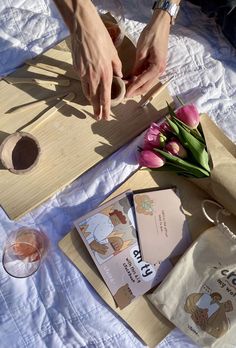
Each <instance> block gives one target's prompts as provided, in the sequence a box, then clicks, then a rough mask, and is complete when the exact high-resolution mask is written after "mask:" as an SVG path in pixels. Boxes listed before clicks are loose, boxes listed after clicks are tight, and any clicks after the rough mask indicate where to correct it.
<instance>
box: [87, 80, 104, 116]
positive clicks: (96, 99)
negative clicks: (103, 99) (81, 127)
mask: <svg viewBox="0 0 236 348" xmlns="http://www.w3.org/2000/svg"><path fill="white" fill-rule="evenodd" d="M89 87H90V102H91V104H92V106H93V113H94V116H95V117H96V119H97V120H98V121H99V120H101V103H100V84H99V85H97V86H94V85H93V84H92V82H90V85H89Z"/></svg>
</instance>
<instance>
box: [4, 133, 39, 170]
mask: <svg viewBox="0 0 236 348" xmlns="http://www.w3.org/2000/svg"><path fill="white" fill-rule="evenodd" d="M39 155H40V146H39V143H38V140H37V139H36V138H35V137H34V136H33V135H32V134H29V133H26V132H15V133H13V134H11V135H9V136H8V137H6V138H5V139H4V141H3V142H2V143H1V145H0V160H1V162H2V165H3V166H4V167H5V168H6V169H8V170H9V171H10V172H11V173H14V174H24V173H27V172H29V171H30V170H32V169H33V168H34V167H35V166H36V164H37V163H38V160H39Z"/></svg>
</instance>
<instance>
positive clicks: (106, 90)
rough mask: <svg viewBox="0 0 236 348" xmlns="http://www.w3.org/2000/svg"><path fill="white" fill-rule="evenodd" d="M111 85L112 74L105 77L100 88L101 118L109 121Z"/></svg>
mask: <svg viewBox="0 0 236 348" xmlns="http://www.w3.org/2000/svg"><path fill="white" fill-rule="evenodd" d="M111 85H112V73H111V74H109V76H105V77H104V79H103V81H102V83H101V87H100V105H101V106H102V118H104V119H105V120H108V119H109V116H110V112H111Z"/></svg>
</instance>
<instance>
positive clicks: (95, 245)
mask: <svg viewBox="0 0 236 348" xmlns="http://www.w3.org/2000/svg"><path fill="white" fill-rule="evenodd" d="M89 246H90V248H91V249H92V250H93V251H96V252H97V253H99V254H101V255H105V254H106V252H107V250H108V246H107V245H106V244H101V243H99V242H97V241H96V240H93V241H92V242H91V243H90V244H89Z"/></svg>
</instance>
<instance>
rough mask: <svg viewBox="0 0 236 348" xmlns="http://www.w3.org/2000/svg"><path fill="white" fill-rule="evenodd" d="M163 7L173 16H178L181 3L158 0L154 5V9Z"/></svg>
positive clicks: (162, 8)
mask: <svg viewBox="0 0 236 348" xmlns="http://www.w3.org/2000/svg"><path fill="white" fill-rule="evenodd" d="M155 9H161V10H164V11H167V12H168V13H169V14H170V16H171V17H174V18H175V17H176V16H177V14H178V11H179V5H177V4H174V3H172V2H171V1H169V0H158V1H155V3H154V5H153V10H155Z"/></svg>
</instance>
